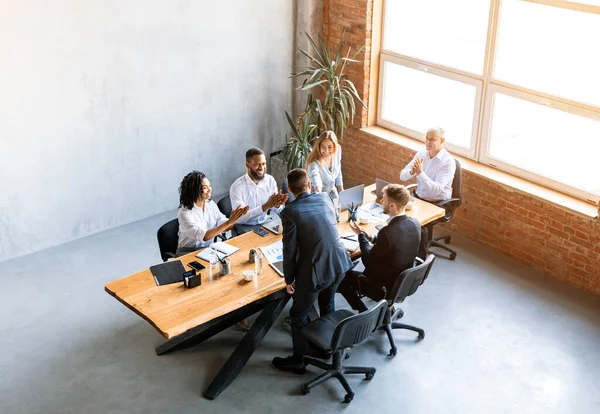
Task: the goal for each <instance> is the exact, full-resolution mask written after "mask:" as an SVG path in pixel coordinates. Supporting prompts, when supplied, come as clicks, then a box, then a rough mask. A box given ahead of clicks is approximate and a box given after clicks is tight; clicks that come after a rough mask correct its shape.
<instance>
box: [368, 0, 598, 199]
mask: <svg viewBox="0 0 600 414" xmlns="http://www.w3.org/2000/svg"><path fill="white" fill-rule="evenodd" d="M383 1H384V5H383V18H382V25H385V6H386V4H387V2H388V1H394V0H383ZM489 1H490V16H489V20H488V32H487V40H486V51H485V60H484V70H483V76H481V75H477V74H473V73H470V72H466V71H461V70H459V69H455V68H450V67H445V66H442V65H439V64H435V63H432V62H427V61H423V60H420V59H417V58H413V57H410V56H404V55H401V54H398V53H395V52H392V51H389V50H385V49H383V45H384V39H383V37H384V36H385V28H384V29H383V30H382V33H381V39H380V41H381V52H380V54H379V81H378V92H379V93H378V94H377V124H378V125H381V126H383V127H385V128H387V129H390V130H393V131H396V132H398V133H401V134H403V135H406V136H408V137H411V138H414V139H417V140H419V141H424V140H425V135H424V133H425V131H414V130H411V129H409V128H406V127H403V126H401V125H397V124H394V123H392V122H390V121H385V120H383V119H381V113H382V103H383V93H384V90H383V84H384V82H385V73H384V66H385V65H384V63H385V62H391V63H394V64H398V65H401V66H405V67H408V68H412V69H416V70H422V71H425V72H428V73H431V74H433V75H436V76H441V77H445V78H448V79H452V80H455V81H459V82H464V83H467V84H470V85H474V86H476V90H477V93H476V96H477V102H476V105H475V111H474V112H475V113H474V115H473V129H472V131H473V134H472V136H471V145H470V149H469V150H468V151H467V150H465V149H464V148H462V147H458V146H454V145H451V144H450V143H448V144H447V149H448V150H450V151H451V152H454V153H456V154H459V155H462V156H464V157H467V158H470V159H472V160H474V161H476V162H479V163H482V164H486V165H489V166H492V167H494V168H498V169H500V170H503V171H506V172H508V173H509V174H513V175H516V176H519V177H523V178H525V179H527V180H529V181H532V182H535V183H538V184H541V185H543V186H546V187H549V188H553V189H555V190H558V191H560V192H563V193H565V194H569V195H571V196H574V197H577V198H580V199H584V200H586V201H588V202H591V203H598V202H599V201H600V195H597V194H594V193H590V192H587V191H584V190H581V189H579V188H576V187H572V186H570V185H567V184H564V183H561V182H558V181H555V180H552V179H549V178H547V177H544V176H542V175H539V174H535V173H532V172H530V171H526V170H524V169H522V168H519V167H516V166H514V165H511V164H507V163H505V162H502V161H500V160H497V159H495V158H493V157H490V156H489V155H488V149H489V144H490V132H491V117H492V115H493V107H492V106H493V95H494V93H495V92H500V93H503V94H506V95H509V96H513V97H516V98H518V99H523V100H526V101H529V102H533V103H538V104H543V105H548V106H551V107H553V108H555V109H559V110H562V111H565V112H569V113H572V114H575V115H580V116H584V117H586V118H591V119H596V120H600V107H596V106H593V105H589V104H586V103H582V102H577V101H573V100H569V99H565V98H562V97H559V96H553V95H550V94H547V93H544V92H540V91H535V90H530V89H527V88H525V87H521V86H517V85H513V84H510V83H507V82H504V81H500V80H497V79H494V78H493V66H494V58H495V49H496V38H497V34H498V20H499V15H500V7H501V3H502V0H489ZM521 1H526V2H530V3H536V4H540V5H545V6H549V7H559V8H564V9H569V10H577V11H581V12H586V13H593V14H598V15H600V6H595V5H589V4H583V3H577V2H575V1H565V0H521ZM442 127H443V125H442ZM599 139H600V137H599ZM599 179H600V178H599Z"/></svg>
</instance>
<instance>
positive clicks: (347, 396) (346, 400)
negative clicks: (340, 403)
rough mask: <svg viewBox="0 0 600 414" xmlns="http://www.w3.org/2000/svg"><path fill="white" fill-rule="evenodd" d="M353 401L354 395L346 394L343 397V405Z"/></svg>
mask: <svg viewBox="0 0 600 414" xmlns="http://www.w3.org/2000/svg"><path fill="white" fill-rule="evenodd" d="M353 399H354V394H346V396H345V397H344V403H346V404H348V403H349V402H351V401H352V400H353Z"/></svg>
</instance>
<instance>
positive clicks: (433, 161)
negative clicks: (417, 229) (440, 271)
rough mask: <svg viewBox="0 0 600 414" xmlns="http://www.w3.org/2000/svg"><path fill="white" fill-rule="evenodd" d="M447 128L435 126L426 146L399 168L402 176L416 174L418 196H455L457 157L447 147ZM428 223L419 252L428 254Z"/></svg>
mask: <svg viewBox="0 0 600 414" xmlns="http://www.w3.org/2000/svg"><path fill="white" fill-rule="evenodd" d="M444 141H445V138H444V130H443V129H442V128H432V129H430V130H428V131H427V134H426V135H425V150H421V151H419V152H417V153H416V154H415V156H414V158H413V159H412V161H411V162H409V163H408V165H407V166H406V167H404V169H403V170H402V172H400V180H401V181H408V180H410V179H411V178H413V177H417V190H416V195H417V197H419V198H421V199H423V200H426V201H430V202H432V203H436V202H440V201H443V200H447V199H449V198H452V181H453V180H454V173H455V172H456V163H455V161H454V158H453V157H452V155H450V153H449V152H448V151H446V149H445V148H444ZM431 233H433V231H432V230H430V229H429V228H428V226H423V227H421V246H420V247H419V253H418V256H419V257H420V258H422V259H425V258H426V257H427V252H428V247H429V242H430V241H431V239H430V237H429V236H430V234H431Z"/></svg>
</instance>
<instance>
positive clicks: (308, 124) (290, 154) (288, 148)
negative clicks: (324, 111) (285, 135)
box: [283, 95, 318, 171]
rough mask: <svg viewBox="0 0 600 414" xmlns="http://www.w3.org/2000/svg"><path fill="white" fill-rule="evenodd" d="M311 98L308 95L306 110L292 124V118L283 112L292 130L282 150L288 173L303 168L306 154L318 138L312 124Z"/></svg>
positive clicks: (316, 128)
mask: <svg viewBox="0 0 600 414" xmlns="http://www.w3.org/2000/svg"><path fill="white" fill-rule="evenodd" d="M312 107H313V105H312V96H311V95H308V99H307V103H306V108H305V110H304V112H302V114H300V116H299V117H298V120H297V121H296V123H295V124H294V121H293V120H292V117H291V116H290V114H288V112H287V111H285V117H286V119H287V121H288V124H289V125H290V127H291V128H292V135H291V136H290V138H289V139H288V140H287V141H286V143H285V146H284V148H283V156H284V159H285V162H286V164H287V168H288V171H291V170H293V169H294V168H304V167H305V165H304V164H305V163H306V159H307V158H308V154H310V151H311V150H312V147H313V144H314V142H315V140H316V139H317V137H318V126H317V124H316V123H315V122H314V118H315V117H314V115H313V112H312Z"/></svg>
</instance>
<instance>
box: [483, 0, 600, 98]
mask: <svg viewBox="0 0 600 414" xmlns="http://www.w3.org/2000/svg"><path fill="white" fill-rule="evenodd" d="M599 39H600V15H597V14H592V13H584V12H579V11H573V10H567V9H561V8H558V7H550V6H545V5H540V4H534V3H528V2H523V1H517V0H504V1H502V10H501V14H500V23H499V35H498V44H497V48H496V61H495V68H494V77H495V78H496V79H500V80H504V81H507V82H510V83H513V84H516V85H520V86H523V87H525V88H528V89H533V90H537V91H541V92H546V93H549V94H552V95H556V96H562V97H564V98H568V99H572V100H575V101H580V102H585V103H588V104H592V105H596V106H600V81H598V74H599V73H600V54H599V53H598V41H599Z"/></svg>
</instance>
